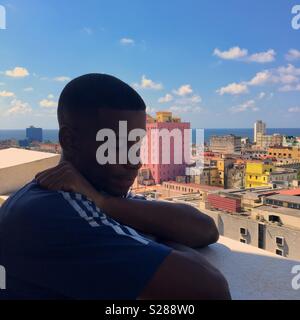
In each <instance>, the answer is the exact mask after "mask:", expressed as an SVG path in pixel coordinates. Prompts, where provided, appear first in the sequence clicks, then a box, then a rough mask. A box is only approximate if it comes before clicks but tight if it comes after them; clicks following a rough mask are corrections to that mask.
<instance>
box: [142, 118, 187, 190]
mask: <svg viewBox="0 0 300 320" xmlns="http://www.w3.org/2000/svg"><path fill="white" fill-rule="evenodd" d="M147 146H148V147H147V148H146V150H145V154H144V156H143V158H144V165H143V168H148V169H149V170H150V172H151V178H152V179H153V180H154V182H155V183H156V184H159V183H162V182H163V181H169V180H175V178H176V176H183V175H185V168H186V163H187V162H188V160H189V157H188V156H189V152H190V150H189V148H190V123H184V122H181V121H180V119H179V118H176V117H172V113H171V112H158V113H157V114H156V119H154V118H152V117H151V116H148V117H147Z"/></svg>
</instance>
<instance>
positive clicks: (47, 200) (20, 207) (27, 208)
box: [0, 181, 70, 223]
mask: <svg viewBox="0 0 300 320" xmlns="http://www.w3.org/2000/svg"><path fill="white" fill-rule="evenodd" d="M58 208H60V209H63V208H64V209H65V210H58ZM68 209H70V207H69V205H68V204H67V202H66V201H65V200H64V198H63V197H62V195H61V194H60V193H59V192H56V191H49V190H45V189H43V188H41V187H40V186H39V185H38V184H37V183H36V182H35V181H32V182H30V183H28V184H27V185H25V186H24V187H23V188H21V189H20V190H18V191H17V192H16V193H14V194H13V195H12V196H11V197H10V198H8V199H7V201H6V202H5V203H4V204H3V206H2V207H1V208H0V223H1V222H3V220H5V221H10V220H15V219H18V220H20V219H26V220H32V219H38V220H39V219H41V218H43V219H44V218H45V217H46V216H47V214H51V216H52V217H54V216H55V215H56V214H57V213H58V211H63V212H65V211H66V210H68Z"/></svg>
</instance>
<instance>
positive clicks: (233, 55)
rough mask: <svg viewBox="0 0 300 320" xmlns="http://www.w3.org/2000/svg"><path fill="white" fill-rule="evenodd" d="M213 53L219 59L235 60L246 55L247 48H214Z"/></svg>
mask: <svg viewBox="0 0 300 320" xmlns="http://www.w3.org/2000/svg"><path fill="white" fill-rule="evenodd" d="M213 54H214V56H217V57H219V58H221V59H225V60H235V59H240V58H243V57H246V56H247V55H248V50H247V49H241V48H240V47H232V48H230V49H229V50H228V51H221V50H219V49H218V48H216V49H215V50H214V53H213Z"/></svg>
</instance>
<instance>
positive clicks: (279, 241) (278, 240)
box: [276, 237, 284, 247]
mask: <svg viewBox="0 0 300 320" xmlns="http://www.w3.org/2000/svg"><path fill="white" fill-rule="evenodd" d="M276 244H277V245H278V246H279V247H283V246H284V238H283V237H276Z"/></svg>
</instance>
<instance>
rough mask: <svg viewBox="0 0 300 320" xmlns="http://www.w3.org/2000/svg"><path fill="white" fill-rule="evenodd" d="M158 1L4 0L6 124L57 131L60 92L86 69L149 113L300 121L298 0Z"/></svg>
mask: <svg viewBox="0 0 300 320" xmlns="http://www.w3.org/2000/svg"><path fill="white" fill-rule="evenodd" d="M157 4H158V2H155V1H154V2H152V3H147V2H145V1H136V0H134V1H131V2H130V4H128V3H126V4H125V3H122V1H113V2H110V3H107V2H103V1H101V2H100V3H99V1H94V0H90V1H86V7H85V8H82V6H79V5H78V4H76V3H74V4H72V10H70V5H69V3H67V2H66V1H64V2H61V1H60V2H59V1H52V2H51V4H50V3H47V4H45V3H43V4H41V3H40V2H39V1H36V0H30V1H27V2H26V4H25V3H24V2H21V1H19V0H11V1H1V5H3V6H4V7H5V8H6V12H7V17H6V18H7V19H6V20H7V28H6V29H5V30H0V40H1V44H2V45H3V46H2V48H4V49H2V50H1V51H0V61H1V65H0V129H23V128H25V127H27V126H29V125H31V124H32V125H34V126H39V127H43V128H45V129H57V120H56V108H57V101H58V97H59V94H60V92H61V90H62V88H63V87H64V86H65V84H66V83H67V82H68V81H69V80H70V79H72V78H74V77H76V76H78V75H81V74H84V73H89V72H104V73H110V74H113V75H115V76H117V77H119V78H121V79H122V80H124V81H125V82H127V83H129V84H130V85H132V86H133V87H134V88H136V89H137V91H138V92H139V93H140V94H141V96H142V97H143V98H144V100H145V101H146V104H147V106H148V112H149V113H150V114H153V113H154V112H156V111H161V110H170V111H172V112H173V113H174V114H175V115H178V116H180V117H182V119H183V120H185V121H187V122H191V126H192V127H193V128H251V127H252V124H253V123H254V122H255V121H256V120H258V119H261V120H263V121H264V122H267V124H268V127H269V128H297V127H299V124H298V120H297V119H298V117H299V114H300V105H299V102H298V101H299V97H300V47H299V45H298V46H297V43H299V37H300V31H299V30H294V29H293V28H292V26H291V20H292V17H293V16H292V14H291V9H292V7H293V5H294V3H293V1H284V3H283V2H277V3H272V5H270V4H268V3H262V2H261V1H254V2H253V1H252V2H250V1H249V2H246V3H243V4H241V3H240V2H238V1H236V0H230V1H227V2H226V4H225V3H221V2H219V3H218V6H217V8H218V9H217V10H216V2H208V1H205V2H201V4H199V2H198V1H192V0H189V1H185V2H183V1H180V0H174V1H172V3H171V2H165V3H163V4H162V3H159V7H157ZM115 8H119V10H118V11H117V12H116V10H115ZM33 17H34V19H33ZM266 19H267V21H268V23H266ZM41 30H42V31H41ZM57 34H60V35H62V36H61V37H59V38H58V37H57ZM45 35H47V37H46V36H45ZM16 38H18V41H17V42H16V41H15V39H16Z"/></svg>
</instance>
